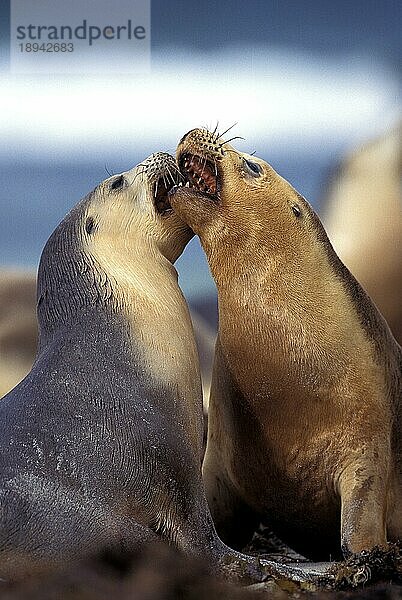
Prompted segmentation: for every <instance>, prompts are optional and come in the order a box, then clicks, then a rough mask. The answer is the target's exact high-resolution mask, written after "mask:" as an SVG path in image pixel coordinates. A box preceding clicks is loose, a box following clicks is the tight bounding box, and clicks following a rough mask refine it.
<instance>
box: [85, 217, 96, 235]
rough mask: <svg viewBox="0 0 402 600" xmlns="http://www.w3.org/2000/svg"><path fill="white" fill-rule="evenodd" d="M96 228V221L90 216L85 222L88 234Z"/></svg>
mask: <svg viewBox="0 0 402 600" xmlns="http://www.w3.org/2000/svg"><path fill="white" fill-rule="evenodd" d="M94 229H95V221H94V219H93V217H88V218H87V220H86V222H85V231H86V232H87V234H88V235H90V234H91V233H92V232H93V230H94Z"/></svg>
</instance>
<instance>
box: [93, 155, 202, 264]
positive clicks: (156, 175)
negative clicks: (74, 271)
mask: <svg viewBox="0 0 402 600" xmlns="http://www.w3.org/2000/svg"><path fill="white" fill-rule="evenodd" d="M180 179H181V175H180V173H179V171H178V169H177V166H176V163H175V160H174V158H173V157H172V156H170V155H169V154H167V153H165V152H158V153H155V154H152V155H151V156H149V157H148V158H146V159H145V160H143V161H142V162H141V163H139V164H138V165H137V166H135V167H134V168H133V169H131V170H129V171H126V172H124V173H119V174H117V175H113V176H112V177H109V178H108V179H106V180H105V181H103V182H102V183H101V184H100V185H98V186H97V187H96V188H95V190H94V191H93V192H92V193H91V194H90V199H89V201H88V202H86V206H85V211H83V220H82V223H81V225H82V227H83V228H84V229H85V233H84V239H87V240H88V239H89V238H92V239H93V240H96V238H97V237H103V238H107V237H108V236H110V243H111V244H116V243H121V242H123V243H124V245H125V246H126V247H127V249H128V251H130V248H131V247H132V248H134V247H135V246H138V245H139V244H140V245H141V247H143V248H147V247H148V248H154V251H159V252H160V253H161V254H162V255H163V256H164V257H165V258H167V259H168V260H169V261H170V262H171V263H174V262H175V261H176V259H177V258H178V257H179V256H180V254H181V253H182V251H183V250H184V247H185V245H186V244H187V242H188V241H189V239H190V238H191V237H192V235H193V233H192V231H191V230H190V229H189V227H188V226H187V225H186V224H185V223H183V221H181V220H180V219H179V217H178V216H177V215H176V214H175V213H174V212H173V210H172V207H171V205H170V201H169V196H168V193H169V191H170V190H171V189H172V188H173V186H174V185H177V184H178V183H179V181H180Z"/></svg>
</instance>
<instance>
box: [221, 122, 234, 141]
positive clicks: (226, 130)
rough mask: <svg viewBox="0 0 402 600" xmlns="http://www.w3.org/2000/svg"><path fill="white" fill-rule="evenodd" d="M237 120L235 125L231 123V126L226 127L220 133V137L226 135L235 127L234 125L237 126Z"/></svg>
mask: <svg viewBox="0 0 402 600" xmlns="http://www.w3.org/2000/svg"><path fill="white" fill-rule="evenodd" d="M237 124H238V123H237V121H236V122H235V123H233V125H231V126H230V127H228V128H227V129H225V131H223V132H222V133H219V135H218V137H220V138H221V137H223V136H224V135H226V134H227V133H228V131H230V130H231V129H233V127H236V125H237Z"/></svg>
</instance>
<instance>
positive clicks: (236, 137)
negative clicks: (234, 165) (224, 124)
mask: <svg viewBox="0 0 402 600" xmlns="http://www.w3.org/2000/svg"><path fill="white" fill-rule="evenodd" d="M244 139H245V138H244V137H241V136H240V135H235V136H233V137H232V138H229V139H228V140H224V141H223V142H222V143H221V144H220V145H219V148H222V146H224V145H225V144H228V143H229V142H233V140H244Z"/></svg>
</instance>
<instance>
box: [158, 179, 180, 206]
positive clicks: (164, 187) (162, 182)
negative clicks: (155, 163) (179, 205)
mask: <svg viewBox="0 0 402 600" xmlns="http://www.w3.org/2000/svg"><path fill="white" fill-rule="evenodd" d="M171 178H172V181H169V177H168V176H166V175H162V176H161V177H159V179H157V180H156V181H155V183H154V204H155V208H156V211H157V213H158V214H160V215H167V214H169V213H171V212H173V209H172V207H171V205H170V202H169V192H170V191H171V190H172V189H173V188H174V187H175V186H176V185H177V184H178V182H177V181H173V177H171Z"/></svg>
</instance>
